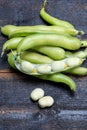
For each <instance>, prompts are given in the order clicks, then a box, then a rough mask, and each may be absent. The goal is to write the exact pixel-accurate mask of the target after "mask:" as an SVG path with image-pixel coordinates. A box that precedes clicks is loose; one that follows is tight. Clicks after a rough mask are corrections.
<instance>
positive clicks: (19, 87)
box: [0, 0, 87, 130]
mask: <svg viewBox="0 0 87 130" xmlns="http://www.w3.org/2000/svg"><path fill="white" fill-rule="evenodd" d="M42 2H43V0H38V1H36V0H29V1H28V0H22V1H21V0H18V1H17V0H14V1H13V0H0V26H2V25H6V24H14V25H36V24H45V25H47V24H46V23H45V22H44V21H43V20H42V19H41V18H40V16H39V11H40V8H41V4H42ZM47 11H48V12H49V13H50V14H51V15H53V16H55V17H57V18H60V19H64V20H68V21H70V22H71V23H73V24H74V25H75V27H76V28H77V29H80V30H83V31H85V32H86V33H87V27H86V26H87V1H86V0H79V1H78V0H75V1H71V0H66V1H65V0H58V1H57V0H51V1H50V0H48V5H47ZM86 37H87V36H86ZM7 39H8V38H7V37H5V36H3V35H2V34H0V53H1V48H2V45H3V43H4V42H5V41H6V40H7ZM86 65H87V61H85V63H84V66H86ZM71 77H72V78H73V79H74V80H75V82H76V84H77V90H76V92H75V93H72V92H71V91H70V89H68V87H67V86H66V85H64V84H61V83H53V82H50V81H43V80H40V79H37V78H35V77H32V76H27V75H25V74H22V73H20V72H18V71H16V70H13V69H11V68H10V67H9V65H8V63H7V59H6V54H5V55H4V57H3V58H0V130H15V129H18V130H44V129H45V130H86V129H87V76H84V77H76V76H71ZM36 87H40V88H42V89H44V90H45V94H46V95H51V96H52V97H53V98H54V100H55V103H54V105H53V106H52V107H51V108H46V109H40V108H39V107H38V103H37V102H32V101H31V99H30V97H29V96H30V93H31V91H32V90H33V89H34V88H36Z"/></svg>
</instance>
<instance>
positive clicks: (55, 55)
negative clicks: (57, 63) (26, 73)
mask: <svg viewBox="0 0 87 130" xmlns="http://www.w3.org/2000/svg"><path fill="white" fill-rule="evenodd" d="M33 49H34V50H35V51H37V52H40V53H42V54H45V55H47V56H48V57H51V58H52V59H54V60H61V59H64V58H65V50H64V49H63V48H60V47H52V46H38V47H35V48H33Z"/></svg>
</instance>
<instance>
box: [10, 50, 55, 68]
mask: <svg viewBox="0 0 87 130" xmlns="http://www.w3.org/2000/svg"><path fill="white" fill-rule="evenodd" d="M16 55H17V51H16V50H15V51H11V52H10V53H9V54H8V59H9V60H11V59H15V57H16ZM20 57H21V59H22V60H26V61H29V62H31V63H35V64H45V63H52V62H53V60H52V59H51V58H49V57H47V56H45V55H42V54H40V53H37V52H34V51H24V52H22V53H21V56H20ZM12 62H13V61H12ZM13 66H15V65H13Z"/></svg>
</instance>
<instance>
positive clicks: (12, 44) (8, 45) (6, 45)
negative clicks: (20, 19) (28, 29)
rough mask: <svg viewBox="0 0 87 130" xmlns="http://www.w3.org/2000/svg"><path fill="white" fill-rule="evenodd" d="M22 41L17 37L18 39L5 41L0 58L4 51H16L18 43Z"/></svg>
mask: <svg viewBox="0 0 87 130" xmlns="http://www.w3.org/2000/svg"><path fill="white" fill-rule="evenodd" d="M22 39H23V38H22V37H18V38H12V39H9V40H7V41H6V42H5V43H4V44H3V47H2V53H1V56H3V54H4V52H5V51H6V50H12V49H16V48H17V45H18V43H19V42H20V41H21V40H22Z"/></svg>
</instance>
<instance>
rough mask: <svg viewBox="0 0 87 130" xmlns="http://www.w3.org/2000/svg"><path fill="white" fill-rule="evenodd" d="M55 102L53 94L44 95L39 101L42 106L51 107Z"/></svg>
mask: <svg viewBox="0 0 87 130" xmlns="http://www.w3.org/2000/svg"><path fill="white" fill-rule="evenodd" d="M53 103H54V99H53V98H52V97H51V96H44V97H42V98H41V99H39V101H38V104H39V106H40V107H41V108H45V107H51V106H52V105H53Z"/></svg>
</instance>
